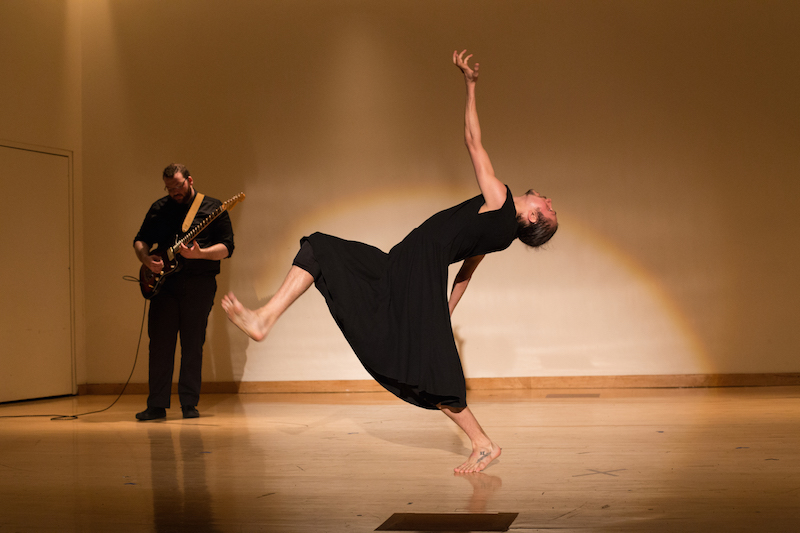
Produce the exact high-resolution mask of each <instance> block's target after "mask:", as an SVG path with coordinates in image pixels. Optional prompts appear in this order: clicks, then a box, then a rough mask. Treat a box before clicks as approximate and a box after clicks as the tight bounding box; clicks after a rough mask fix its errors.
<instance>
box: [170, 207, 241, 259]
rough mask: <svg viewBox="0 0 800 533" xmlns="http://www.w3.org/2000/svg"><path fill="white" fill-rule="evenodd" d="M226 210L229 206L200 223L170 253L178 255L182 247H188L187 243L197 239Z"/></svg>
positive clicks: (218, 210)
mask: <svg viewBox="0 0 800 533" xmlns="http://www.w3.org/2000/svg"><path fill="white" fill-rule="evenodd" d="M226 208H227V206H226V205H225V204H222V205H221V206H219V207H218V208H216V209H215V210H214V212H213V213H211V214H210V215H208V216H207V217H206V218H204V219H203V221H202V222H200V224H198V225H197V226H195V227H193V228H192V229H191V230H189V232H188V233H187V234H186V235H184V236H183V237H181V238H180V239H178V240H177V241H176V242H175V244H174V245H172V247H170V251H171V252H172V254H173V255H174V254H176V253H177V252H178V250H180V248H181V245H186V244H187V243H190V242H192V241H193V240H194V239H195V237H197V236H198V235H199V234H200V232H201V231H203V230H204V229H206V228H207V227H208V225H209V224H211V223H212V222H213V221H214V219H216V218H217V217H218V216H220V215H221V214H222V212H223V211H225V209H226Z"/></svg>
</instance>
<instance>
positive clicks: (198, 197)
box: [181, 192, 205, 233]
mask: <svg viewBox="0 0 800 533" xmlns="http://www.w3.org/2000/svg"><path fill="white" fill-rule="evenodd" d="M203 198H205V195H204V194H203V193H200V192H195V195H194V202H192V207H190V208H189V212H188V213H186V218H185V219H184V220H183V227H182V228H181V230H182V231H183V232H184V233H186V232H187V231H189V228H191V227H192V221H193V220H194V217H195V215H196V214H197V210H198V209H200V204H202V203H203Z"/></svg>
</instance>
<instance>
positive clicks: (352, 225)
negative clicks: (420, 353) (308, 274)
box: [0, 0, 800, 383]
mask: <svg viewBox="0 0 800 533" xmlns="http://www.w3.org/2000/svg"><path fill="white" fill-rule="evenodd" d="M0 5H1V6H2V8H0V9H3V15H4V16H3V17H2V18H1V19H0V20H1V22H0V28H2V30H3V31H2V32H0V35H2V37H0V39H4V40H6V41H8V40H9V39H11V37H9V33H8V31H6V29H7V28H13V29H14V32H15V33H14V35H15V36H16V37H14V39H15V40H14V41H13V42H12V44H13V45H14V46H16V47H17V49H19V50H21V52H20V54H12V53H11V52H10V51H9V49H8V48H7V47H6V46H2V47H0V50H1V51H0V54H2V55H0V57H1V58H2V69H3V70H2V74H3V75H2V76H0V96H3V101H4V102H6V105H4V106H3V107H4V109H3V110H2V111H1V112H2V118H3V120H0V138H8V139H14V140H18V141H20V142H30V143H36V144H54V145H57V146H58V147H59V148H65V149H72V150H76V151H77V152H78V157H77V158H76V160H77V161H78V164H79V169H78V170H79V172H78V173H77V174H78V176H77V177H78V178H79V180H80V183H81V184H82V186H83V188H82V189H81V191H82V196H81V197H80V198H78V199H77V201H78V202H79V203H80V202H82V206H81V213H82V216H83V218H82V220H83V226H82V227H83V232H82V233H81V235H79V236H78V237H79V238H82V239H83V240H82V243H85V246H83V245H82V246H81V250H82V257H83V258H85V268H86V272H87V276H86V284H85V290H82V291H81V295H82V297H83V298H85V314H83V313H82V314H81V321H82V325H83V327H84V328H85V345H82V350H81V352H80V354H79V358H80V361H81V364H82V366H81V367H79V368H84V369H85V370H84V374H82V382H88V383H103V382H112V383H114V382H120V381H124V380H125V379H126V378H127V375H128V372H129V370H130V365H131V360H132V357H133V351H134V348H135V343H136V339H137V334H138V326H139V323H140V319H141V312H142V305H143V301H142V299H141V297H140V296H139V293H138V289H137V288H136V286H135V285H133V284H129V283H127V282H125V281H123V280H122V276H123V275H126V274H135V273H136V271H137V265H136V261H135V258H134V256H133V253H132V250H131V240H132V238H133V235H134V234H135V232H136V230H137V228H138V225H139V224H140V222H141V219H142V217H143V215H144V213H145V211H146V209H147V207H148V206H149V204H150V203H151V202H152V201H153V200H154V199H156V198H157V197H158V196H159V195H160V194H161V193H162V191H161V182H160V179H159V175H160V171H161V169H162V168H163V167H164V166H165V165H166V164H168V163H169V162H172V161H180V162H183V163H185V164H186V165H187V166H188V167H189V168H190V169H191V170H192V173H193V174H194V176H195V179H196V184H197V186H198V188H199V189H200V190H201V191H203V192H205V193H206V194H210V195H212V196H216V197H218V198H221V199H225V198H227V197H230V196H232V195H234V194H235V193H238V192H239V191H245V192H246V193H247V200H246V201H245V202H244V203H243V204H241V205H240V206H237V207H236V208H235V210H234V211H233V212H232V216H233V220H234V225H235V231H236V240H237V250H236V253H235V254H234V256H233V258H232V259H230V260H228V261H226V262H225V263H224V264H223V270H224V273H223V275H222V276H220V278H218V281H219V285H220V293H222V292H223V291H227V290H234V291H235V292H236V293H237V294H238V295H240V297H241V298H242V299H243V300H244V301H245V302H246V303H248V304H252V305H256V304H258V303H260V302H263V301H264V299H265V298H267V297H268V295H269V294H270V293H271V292H272V291H274V290H275V289H276V288H277V284H278V283H279V281H280V279H281V278H282V276H283V275H284V274H285V272H286V270H287V269H288V265H289V262H290V261H291V258H292V256H293V254H294V252H295V250H296V246H297V241H298V239H299V237H301V236H302V235H303V234H306V233H308V232H311V231H314V230H322V231H326V232H329V233H334V234H337V235H340V236H342V237H345V238H351V239H358V240H364V241H366V242H370V243H372V244H375V245H377V246H380V247H382V248H384V249H388V248H389V247H390V246H391V245H392V244H394V243H395V242H396V241H397V240H399V239H400V238H402V236H403V235H404V233H405V232H406V231H408V230H409V229H411V228H412V227H414V226H415V225H417V224H418V223H420V222H421V221H422V220H423V219H424V218H425V217H426V216H427V215H429V214H431V213H433V212H434V211H435V210H437V209H440V208H444V207H447V206H449V205H452V204H454V203H455V202H457V201H460V200H462V199H465V198H467V197H470V196H472V195H474V194H477V188H476V187H475V185H474V180H473V178H472V173H471V167H470V164H469V160H468V158H467V155H466V151H465V150H464V148H463V144H462V140H461V121H462V117H461V113H462V107H463V84H462V82H461V79H460V77H459V74H458V72H457V70H456V69H455V67H453V66H452V65H451V64H450V63H449V55H450V53H451V51H452V50H453V49H454V48H455V47H468V48H469V49H470V50H472V51H474V52H475V54H476V58H477V59H478V60H479V61H480V62H481V63H482V79H481V82H480V87H479V96H478V97H479V109H480V113H481V119H482V125H483V129H484V142H485V145H486V147H487V149H488V150H489V153H490V155H491V157H492V160H493V162H494V164H495V169H496V171H497V173H498V175H499V177H500V178H501V179H502V180H503V181H505V182H506V183H508V184H509V186H510V187H511V189H512V191H513V192H515V193H517V194H519V193H522V192H524V190H526V189H527V188H529V187H535V188H537V190H541V191H543V192H544V193H546V194H548V195H549V196H551V197H553V198H554V205H555V206H556V208H557V210H558V211H559V217H560V220H561V229H560V230H559V233H558V235H557V236H556V238H555V239H554V241H553V243H552V245H551V246H549V249H548V250H547V251H542V252H528V251H526V250H523V249H521V247H518V246H516V245H515V246H514V247H512V249H511V250H509V251H507V252H505V253H503V254H498V255H496V256H493V257H490V258H489V259H487V261H486V262H485V264H484V265H482V267H481V269H480V270H479V271H478V274H477V276H476V278H475V280H474V282H473V284H472V285H471V287H470V289H469V291H468V293H467V295H466V298H465V300H464V301H463V303H462V304H461V305H460V307H459V309H458V311H457V313H456V316H455V317H454V323H455V327H456V332H457V337H458V340H459V342H460V343H461V348H462V357H463V359H464V364H465V368H466V371H467V374H468V375H469V376H471V377H494V376H529V375H620V374H670V373H671V374H680V373H704V372H709V373H740V372H747V373H749V372H797V371H800V366H799V365H798V363H797V357H796V356H797V354H798V347H800V333H799V332H798V328H797V326H796V324H797V317H798V311H800V309H798V307H800V305H799V304H798V302H800V282H798V279H797V275H796V267H795V265H796V264H797V262H798V255H800V253H799V252H798V251H797V248H798V247H797V243H798V242H799V241H800V238H799V237H800V235H799V233H800V225H798V223H797V221H796V218H795V215H796V213H797V212H798V208H800V200H798V197H799V196H800V195H798V192H799V191H798V189H799V188H800V185H798V179H797V176H798V175H799V174H800V173H799V172H798V171H799V170H800V155H798V154H800V150H798V148H800V146H799V145H798V144H799V143H798V140H799V139H800V135H799V134H798V118H800V110H799V109H798V105H799V104H798V99H797V87H798V81H800V79H798V78H800V73H798V65H799V64H800V62H799V61H798V59H800V58H799V57H798V55H800V52H799V51H800V42H798V41H799V40H800V38H798V35H800V32H798V31H797V28H798V23H800V4H797V3H795V2H788V1H785V2H761V1H752V2H742V1H730V2H697V1H669V2H639V1H605V2H565V1H562V0H558V1H556V0H553V1H542V2H530V1H514V2H511V1H509V2H494V1H488V0H487V1H480V2H462V1H458V2H455V1H452V2H450V1H445V2H428V1H415V2H410V1H409V2H367V1H347V0H342V1H336V2H333V1H325V2H323V1H306V2H303V1H301V2H298V1H288V0H287V1H280V2H279V1H273V2H245V1H228V2H222V1H219V2H216V1H204V0H202V1H201V0H192V1H189V0H171V1H170V2H163V1H155V0H152V1H149V0H139V1H101V0H95V1H87V2H82V3H79V4H74V3H70V2H22V1H19V2H6V3H3V4H0ZM23 6H24V7H23ZM76 6H77V7H76ZM76 13H77V15H76ZM71 17H72V18H71ZM75 17H79V21H80V25H79V30H80V40H79V41H78V40H77V37H76V29H75V24H74V23H73V20H74V18H75ZM43 28H45V29H47V30H48V31H42V29H43ZM76 50H77V51H79V53H78V52H76ZM76 56H77V57H76ZM54 58H56V59H54ZM9 73H11V74H9ZM12 74H13V75H12ZM78 74H79V75H80V79H79V82H76V81H75V77H76V76H77V75H78ZM8 102H11V104H12V105H8ZM144 352H146V350H143V353H144ZM206 354H207V355H206V362H205V376H204V377H205V378H206V380H209V381H230V380H245V381H268V380H303V379H352V378H359V377H366V374H365V373H364V372H363V370H362V369H361V368H360V367H359V366H358V364H357V362H356V360H355V358H354V357H353V356H352V354H351V353H350V352H349V349H348V348H347V345H346V343H345V342H344V341H343V340H342V338H341V335H340V334H339V333H338V332H337V330H336V327H335V325H334V324H333V322H332V320H331V319H330V317H329V316H328V315H327V311H326V309H325V305H324V302H323V300H322V298H321V297H320V296H319V295H318V294H317V293H316V292H314V291H310V292H309V294H308V295H306V296H305V297H304V298H303V299H301V301H300V302H298V305H297V306H296V307H295V308H293V309H291V310H290V311H289V313H287V315H286V316H285V317H284V320H283V321H282V322H281V323H280V324H279V325H278V327H277V328H276V329H275V331H274V334H273V335H272V336H271V337H270V338H269V339H268V340H267V341H266V342H264V343H262V344H254V343H249V342H247V341H246V340H245V338H243V337H242V336H241V335H240V334H239V333H238V331H237V330H235V329H232V328H231V327H230V326H229V325H228V323H227V321H226V320H225V318H224V316H223V315H222V314H221V313H220V310H219V309H218V308H215V310H214V311H213V312H212V317H211V324H210V327H209V339H208V342H207V345H206ZM134 381H139V382H143V381H146V364H141V363H140V364H139V365H138V367H137V370H136V373H135V375H134Z"/></svg>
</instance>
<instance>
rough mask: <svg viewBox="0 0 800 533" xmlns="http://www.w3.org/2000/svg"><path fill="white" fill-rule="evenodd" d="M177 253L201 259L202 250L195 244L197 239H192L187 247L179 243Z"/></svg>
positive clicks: (189, 257)
mask: <svg viewBox="0 0 800 533" xmlns="http://www.w3.org/2000/svg"><path fill="white" fill-rule="evenodd" d="M178 253H179V254H181V255H182V256H183V257H185V258H186V259H202V258H203V255H202V250H201V249H200V247H199V246H198V245H197V241H192V244H191V246H189V247H187V246H186V245H185V244H181V247H180V249H179V250H178Z"/></svg>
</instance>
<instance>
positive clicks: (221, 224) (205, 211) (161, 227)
mask: <svg viewBox="0 0 800 533" xmlns="http://www.w3.org/2000/svg"><path fill="white" fill-rule="evenodd" d="M191 205H192V203H191V202H189V203H188V204H179V203H178V202H176V201H175V200H173V199H172V198H170V197H169V196H165V197H163V198H160V199H159V200H156V201H155V202H154V203H153V205H151V206H150V210H149V211H148V212H147V215H146V216H145V217H144V222H142V227H141V228H140V229H139V233H137V234H136V238H135V239H134V241H142V242H145V243H147V245H148V246H150V248H151V249H152V247H153V245H154V244H157V245H158V248H157V250H162V251H163V250H166V248H168V247H170V246H172V245H173V244H175V242H176V240H177V239H178V238H180V237H181V236H183V235H185V232H183V231H181V226H182V225H183V220H184V219H185V218H186V213H188V212H189V208H190V207H191ZM221 205H222V202H221V201H219V200H217V199H216V198H211V197H209V196H206V197H205V198H203V201H202V203H201V204H200V209H198V210H197V214H196V215H195V217H194V220H193V221H192V226H191V228H190V229H189V231H191V229H192V228H194V227H196V226H198V225H199V224H200V223H202V222H203V220H205V219H206V218H207V217H208V216H210V215H211V214H212V213H213V212H214V211H215V210H216V209H217V208H218V207H219V206H221ZM195 241H196V242H197V245H198V246H200V248H208V247H209V246H212V245H214V244H219V243H222V244H224V245H225V247H226V248H227V249H228V257H230V256H231V254H233V248H234V245H233V227H232V226H231V218H230V216H229V215H228V212H227V211H223V212H222V214H221V215H219V216H218V217H217V218H216V219H215V220H214V221H213V222H211V223H210V224H209V225H208V227H206V228H205V229H204V230H203V231H201V232H200V233H199V234H198V235H197V236H196V238H195ZM186 245H187V246H191V243H186ZM219 263H220V262H219V261H216V260H211V259H185V258H184V259H183V268H182V269H181V270H182V271H183V272H184V273H204V274H205V273H208V274H213V275H216V274H219Z"/></svg>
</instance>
